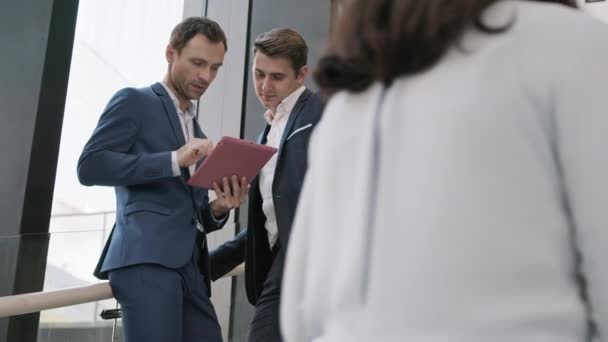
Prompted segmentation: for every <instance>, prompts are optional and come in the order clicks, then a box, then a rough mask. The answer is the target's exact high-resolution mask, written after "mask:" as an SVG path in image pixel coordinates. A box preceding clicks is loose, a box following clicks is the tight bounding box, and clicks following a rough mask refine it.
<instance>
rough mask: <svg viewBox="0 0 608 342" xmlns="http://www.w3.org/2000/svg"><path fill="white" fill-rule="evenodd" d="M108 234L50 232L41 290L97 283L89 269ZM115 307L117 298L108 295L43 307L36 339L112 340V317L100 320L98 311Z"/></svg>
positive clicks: (67, 341) (100, 231)
mask: <svg viewBox="0 0 608 342" xmlns="http://www.w3.org/2000/svg"><path fill="white" fill-rule="evenodd" d="M91 217H93V218H94V219H98V218H97V217H95V216H92V215H85V216H81V217H78V216H74V217H71V219H72V220H73V221H79V220H80V221H82V222H85V221H86V220H87V219H89V218H91ZM85 226H87V224H85ZM108 234H109V230H107V229H97V230H89V231H68V232H55V233H52V234H51V237H50V241H49V247H48V258H47V267H46V275H45V281H44V291H51V290H58V289H64V288H70V287H78V286H86V285H91V284H95V283H98V282H99V281H98V280H97V279H96V278H95V277H94V276H93V274H92V273H93V269H94V268H95V265H96V264H97V258H98V257H99V254H100V252H101V250H102V248H103V243H104V242H105V239H106V236H107V235H108ZM114 308H116V301H115V300H114V299H111V300H104V301H99V302H93V303H85V304H81V305H74V306H68V307H63V308H57V309H52V310H46V311H42V312H41V313H40V328H39V331H38V342H55V341H57V342H59V341H61V342H70V341H78V342H89V341H91V342H93V341H94V342H108V341H112V330H113V321H106V320H103V319H102V318H101V317H100V316H99V314H100V313H101V311H102V310H104V309H114ZM118 322H120V320H119V321H118ZM118 330H119V331H120V329H118ZM116 341H118V340H116Z"/></svg>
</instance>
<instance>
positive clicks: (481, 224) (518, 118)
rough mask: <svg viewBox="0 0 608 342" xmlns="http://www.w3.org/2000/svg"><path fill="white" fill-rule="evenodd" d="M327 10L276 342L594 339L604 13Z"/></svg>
mask: <svg viewBox="0 0 608 342" xmlns="http://www.w3.org/2000/svg"><path fill="white" fill-rule="evenodd" d="M344 5H345V8H343V11H341V12H340V17H339V18H338V19H337V20H338V21H337V23H336V25H335V26H334V27H333V31H332V37H331V39H330V42H329V50H328V51H327V53H326V54H325V56H324V57H322V58H321V60H320V62H319V63H318V67H317V69H316V71H315V77H316V80H317V81H318V83H319V84H320V86H321V90H322V92H323V94H324V95H325V96H326V97H327V98H328V99H329V102H328V103H327V106H326V110H325V112H324V114H323V118H322V119H321V122H320V123H319V125H318V128H317V130H316V131H315V132H314V133H313V137H312V138H311V142H310V149H309V156H310V157H309V168H308V173H307V176H306V180H305V182H304V186H303V189H302V194H301V196H300V200H299V207H298V211H297V213H296V218H295V221H294V226H293V230H292V234H291V239H290V249H289V251H288V253H287V258H286V264H285V273H284V282H283V293H282V298H281V323H282V333H283V336H284V338H285V340H286V341H288V342H298V341H317V342H321V341H322V342H330V341H331V342H334V341H335V342H337V341H340V342H342V341H416V342H445V341H449V342H488V341H492V342H502V341H505V342H506V341H509V342H513V341H517V342H537V341H551V342H583V341H592V340H593V341H598V340H599V341H606V339H608V273H607V272H606V271H605V267H603V266H602V265H603V263H604V262H605V261H606V260H607V258H608V249H607V248H606V245H608V229H607V227H608V216H607V215H606V213H607V212H608V197H607V196H608V195H607V194H608V178H607V176H606V175H607V174H608V157H606V154H605V151H604V145H605V142H606V138H605V137H606V132H608V115H606V102H605V94H604V92H605V89H606V84H608V71H606V68H605V63H606V61H608V26H606V25H605V24H604V23H601V22H599V21H596V20H595V19H593V18H591V17H589V16H587V15H585V14H584V13H581V12H580V11H576V10H575V9H574V7H576V6H575V4H574V2H573V1H572V2H570V1H565V0H562V1H542V2H540V1H511V0H424V1H421V0H401V1H390V0H376V1H364V0H351V1H346V2H344ZM337 242H339V243H337Z"/></svg>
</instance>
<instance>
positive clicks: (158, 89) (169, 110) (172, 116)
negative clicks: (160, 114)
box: [152, 83, 186, 147]
mask: <svg viewBox="0 0 608 342" xmlns="http://www.w3.org/2000/svg"><path fill="white" fill-rule="evenodd" d="M152 89H153V90H154V92H155V93H156V94H157V95H158V97H160V100H161V102H162V103H163V106H164V107H165V113H166V114H167V117H168V118H169V122H170V123H171V129H172V130H173V134H175V138H176V139H177V143H178V147H181V146H184V144H185V143H186V141H185V140H184V133H183V130H182V125H181V123H180V122H179V118H178V117H177V112H176V111H175V105H174V104H173V101H171V98H170V97H169V94H167V91H166V90H165V87H163V86H162V84H160V83H155V84H153V85H152Z"/></svg>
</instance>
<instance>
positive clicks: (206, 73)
mask: <svg viewBox="0 0 608 342" xmlns="http://www.w3.org/2000/svg"><path fill="white" fill-rule="evenodd" d="M198 78H199V79H200V80H202V81H205V82H209V81H210V79H211V69H210V68H202V69H201V70H199V72H198Z"/></svg>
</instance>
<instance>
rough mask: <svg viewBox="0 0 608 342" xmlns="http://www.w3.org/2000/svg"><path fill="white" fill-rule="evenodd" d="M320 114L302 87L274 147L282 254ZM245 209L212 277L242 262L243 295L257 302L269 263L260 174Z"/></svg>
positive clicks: (216, 256)
mask: <svg viewBox="0 0 608 342" xmlns="http://www.w3.org/2000/svg"><path fill="white" fill-rule="evenodd" d="M322 113H323V102H322V100H321V99H320V97H319V96H318V95H317V94H314V93H312V92H310V91H308V90H305V91H304V93H302V95H300V97H299V98H298V101H297V102H296V104H295V106H294V108H293V110H292V112H291V114H290V115H289V119H288V121H287V125H286V126H285V131H284V132H283V136H282V138H281V143H280V145H279V151H278V152H277V153H278V156H277V166H276V170H275V173H274V181H273V185H272V194H273V201H274V207H275V213H276V219H277V226H278V230H279V241H280V245H281V248H282V252H283V253H284V252H285V251H286V250H287V247H288V243H289V235H290V233H291V225H292V222H293V218H294V214H295V212H296V207H297V205H298V197H299V196H300V190H301V189H302V182H303V181H304V175H305V174H306V169H307V167H308V155H307V154H308V141H309V138H310V134H311V133H312V131H313V129H314V128H315V126H316V125H317V123H318V122H319V119H320V118H321V114H322ZM269 130H270V126H268V125H267V126H266V128H265V129H264V132H263V133H262V134H261V135H260V139H259V142H260V143H265V142H266V135H267V134H268V131H269ZM248 209H249V211H248V219H247V229H246V230H243V231H241V232H240V233H239V234H238V235H237V236H236V237H235V238H234V239H233V240H231V241H228V242H226V243H224V244H223V245H221V246H220V247H218V248H217V249H216V250H214V251H212V252H211V254H210V258H211V276H212V278H213V280H215V279H218V278H220V277H221V276H222V275H224V274H226V273H228V272H229V271H230V270H232V269H233V268H234V267H236V266H237V265H239V264H241V263H242V262H243V261H245V278H246V288H247V297H248V299H249V301H250V302H251V303H252V304H255V303H256V302H257V299H258V297H259V295H260V293H261V291H262V288H263V284H264V280H265V279H266V275H267V274H268V270H269V269H270V266H271V265H272V255H271V253H270V247H269V243H268V237H267V233H266V228H265V227H264V224H265V222H266V216H265V215H264V212H263V211H262V197H261V194H260V187H259V179H258V177H256V178H255V179H254V180H253V181H252V182H251V189H250V191H249V208H248Z"/></svg>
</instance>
